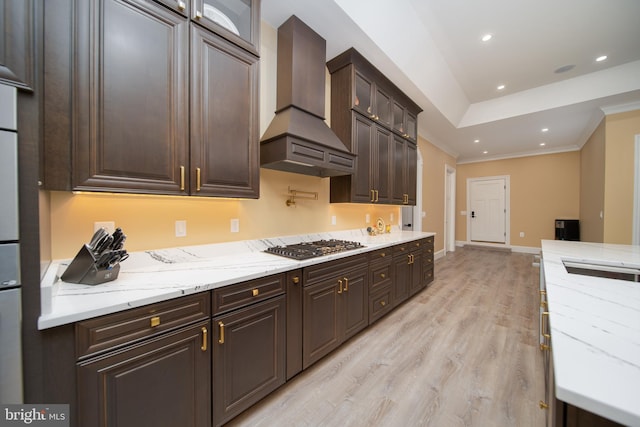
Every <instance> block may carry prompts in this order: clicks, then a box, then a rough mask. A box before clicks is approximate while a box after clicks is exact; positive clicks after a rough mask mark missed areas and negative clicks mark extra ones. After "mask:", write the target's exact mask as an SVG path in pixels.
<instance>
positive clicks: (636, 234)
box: [631, 135, 640, 245]
mask: <svg viewBox="0 0 640 427" xmlns="http://www.w3.org/2000/svg"><path fill="white" fill-rule="evenodd" d="M634 158H635V161H634V163H635V164H634V183H633V184H634V185H633V231H632V232H633V236H632V238H631V244H633V245H640V135H636V143H635V153H634Z"/></svg>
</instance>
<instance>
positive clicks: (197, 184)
mask: <svg viewBox="0 0 640 427" xmlns="http://www.w3.org/2000/svg"><path fill="white" fill-rule="evenodd" d="M200 175H201V174H200V168H196V191H200Z"/></svg>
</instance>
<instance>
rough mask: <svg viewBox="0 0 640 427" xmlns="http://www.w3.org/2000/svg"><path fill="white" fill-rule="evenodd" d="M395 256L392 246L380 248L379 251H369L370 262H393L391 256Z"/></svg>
mask: <svg viewBox="0 0 640 427" xmlns="http://www.w3.org/2000/svg"><path fill="white" fill-rule="evenodd" d="M392 256H393V249H392V248H384V249H378V250H377V251H373V252H369V262H370V263H372V264H373V263H389V264H391V258H392Z"/></svg>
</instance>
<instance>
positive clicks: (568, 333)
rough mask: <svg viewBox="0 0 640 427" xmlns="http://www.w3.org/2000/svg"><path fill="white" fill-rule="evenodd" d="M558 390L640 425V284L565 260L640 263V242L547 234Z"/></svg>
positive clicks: (588, 407)
mask: <svg viewBox="0 0 640 427" xmlns="http://www.w3.org/2000/svg"><path fill="white" fill-rule="evenodd" d="M542 256H543V265H544V277H545V280H546V288H547V300H548V303H549V321H550V327H551V347H552V354H553V363H554V374H555V387H556V397H557V398H558V399H560V400H562V401H564V402H567V403H570V404H572V405H575V406H578V407H580V408H583V409H586V410H588V411H590V412H593V413H596V414H598V415H601V416H603V417H606V418H609V419H611V420H614V421H616V422H619V423H621V424H624V425H629V426H640V283H635V282H629V281H625V280H616V279H605V278H596V277H590V276H584V275H579V274H570V273H568V272H567V270H566V269H565V267H564V265H563V260H564V261H566V260H570V261H578V262H586V263H594V264H601V265H602V264H606V265H609V266H618V267H632V268H640V246H627V245H613V244H601V243H585V242H569V241H556V240H543V241H542Z"/></svg>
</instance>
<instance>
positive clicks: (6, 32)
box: [0, 0, 35, 90]
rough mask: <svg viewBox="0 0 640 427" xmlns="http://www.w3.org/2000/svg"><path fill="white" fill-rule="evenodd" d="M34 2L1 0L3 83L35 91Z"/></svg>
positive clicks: (0, 71)
mask: <svg viewBox="0 0 640 427" xmlns="http://www.w3.org/2000/svg"><path fill="white" fill-rule="evenodd" d="M33 10H34V1H33V0H20V1H12V0H0V23H2V26H3V31H0V83H3V84H8V85H12V86H16V87H18V88H20V89H26V90H33V84H34V74H35V73H34V71H35V67H34V54H35V53H34V51H33V46H34V45H35V43H34V34H35V29H34V19H33V17H34V13H33Z"/></svg>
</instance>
